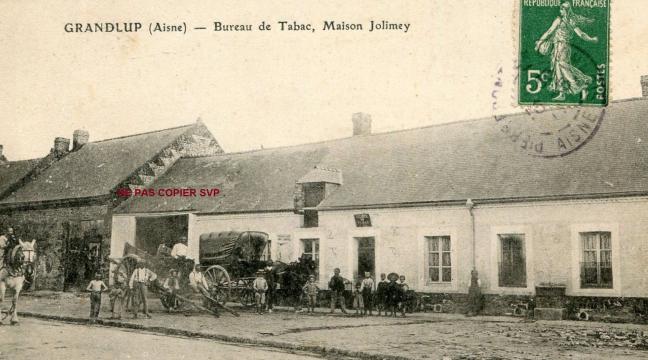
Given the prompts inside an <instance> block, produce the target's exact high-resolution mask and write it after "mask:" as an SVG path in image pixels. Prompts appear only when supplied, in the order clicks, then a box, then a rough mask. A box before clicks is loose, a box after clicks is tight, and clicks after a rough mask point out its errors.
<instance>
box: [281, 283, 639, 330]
mask: <svg viewBox="0 0 648 360" xmlns="http://www.w3.org/2000/svg"><path fill="white" fill-rule="evenodd" d="M277 297H278V301H277V303H278V304H279V305H285V306H292V305H293V304H292V301H293V300H292V299H288V298H287V297H286V294H285V293H284V292H282V291H278V292H277ZM345 299H346V306H347V307H348V308H351V307H352V304H353V297H352V294H351V291H345ZM415 301H416V305H415V306H413V310H414V311H417V312H418V311H420V312H422V311H426V312H434V311H439V312H443V313H454V314H465V313H467V311H468V301H469V298H468V294H448V293H416V299H415ZM302 303H303V304H305V299H302ZM483 304H484V307H483V309H482V311H481V314H482V315H491V316H506V315H509V316H526V312H527V311H529V312H531V313H533V310H534V309H535V308H556V309H560V308H562V309H564V314H565V315H564V316H565V318H566V319H568V320H579V318H578V315H579V313H580V312H581V310H583V309H586V311H587V313H588V318H589V320H591V321H605V322H627V323H648V298H609V297H575V296H553V297H551V296H549V297H548V296H529V295H493V294H484V295H483ZM318 305H319V306H321V307H328V306H330V291H329V290H322V291H320V292H319V294H318ZM581 320H582V319H581Z"/></svg>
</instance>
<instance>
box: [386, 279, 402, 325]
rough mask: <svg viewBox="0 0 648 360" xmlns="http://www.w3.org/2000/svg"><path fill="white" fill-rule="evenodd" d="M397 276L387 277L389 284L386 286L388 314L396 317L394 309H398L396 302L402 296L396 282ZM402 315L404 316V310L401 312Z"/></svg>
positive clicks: (400, 299) (398, 301)
mask: <svg viewBox="0 0 648 360" xmlns="http://www.w3.org/2000/svg"><path fill="white" fill-rule="evenodd" d="M397 278H398V276H390V277H389V285H388V286H387V301H388V302H387V307H388V308H389V311H390V313H389V315H391V316H393V317H396V311H397V309H398V304H399V303H400V302H401V301H402V298H403V289H402V288H401V286H400V284H398V283H397V282H396V279H397ZM402 316H403V317H405V312H403V313H402Z"/></svg>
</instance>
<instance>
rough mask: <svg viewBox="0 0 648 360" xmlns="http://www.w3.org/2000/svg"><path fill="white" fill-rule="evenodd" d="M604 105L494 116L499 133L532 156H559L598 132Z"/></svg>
mask: <svg viewBox="0 0 648 360" xmlns="http://www.w3.org/2000/svg"><path fill="white" fill-rule="evenodd" d="M604 115H605V109H604V108H590V107H587V108H585V107H579V108H563V109H556V110H549V111H546V110H545V111H539V112H535V113H534V112H531V111H528V112H524V113H521V114H515V115H503V116H495V120H496V122H497V124H498V126H499V128H500V130H501V131H502V133H503V134H504V135H505V136H506V137H507V138H509V140H511V141H512V142H513V143H515V144H516V145H517V146H518V147H519V148H520V149H521V150H523V151H525V152H526V153H527V154H529V155H532V156H541V157H560V156H566V155H569V154H571V153H572V152H574V151H576V150H578V149H579V148H580V147H582V146H583V145H585V144H586V143H587V142H588V141H589V140H590V139H591V138H592V137H593V136H594V135H595V134H596V132H597V131H598V129H599V127H600V125H601V122H602V120H603V117H604Z"/></svg>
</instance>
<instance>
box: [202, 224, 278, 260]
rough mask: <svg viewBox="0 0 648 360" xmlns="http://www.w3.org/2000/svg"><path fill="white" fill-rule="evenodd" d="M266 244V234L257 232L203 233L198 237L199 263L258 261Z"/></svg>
mask: <svg viewBox="0 0 648 360" xmlns="http://www.w3.org/2000/svg"><path fill="white" fill-rule="evenodd" d="M267 243H268V234H266V233H264V232H259V231H244V232H238V231H226V232H212V233H204V234H201V235H200V263H201V264H204V263H213V264H229V263H231V262H232V260H247V261H253V260H259V259H260V258H261V256H262V255H263V250H264V249H265V247H266V244H267Z"/></svg>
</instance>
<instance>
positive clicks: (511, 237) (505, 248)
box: [499, 234, 526, 287]
mask: <svg viewBox="0 0 648 360" xmlns="http://www.w3.org/2000/svg"><path fill="white" fill-rule="evenodd" d="M499 237H500V243H501V249H502V254H501V262H500V276H499V286H501V287H526V259H525V257H524V234H508V235H499Z"/></svg>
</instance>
